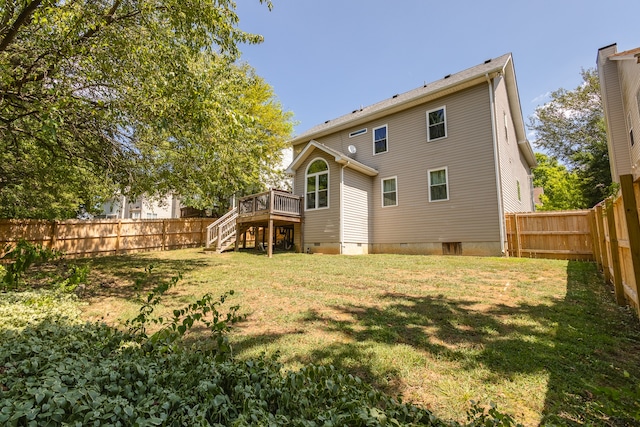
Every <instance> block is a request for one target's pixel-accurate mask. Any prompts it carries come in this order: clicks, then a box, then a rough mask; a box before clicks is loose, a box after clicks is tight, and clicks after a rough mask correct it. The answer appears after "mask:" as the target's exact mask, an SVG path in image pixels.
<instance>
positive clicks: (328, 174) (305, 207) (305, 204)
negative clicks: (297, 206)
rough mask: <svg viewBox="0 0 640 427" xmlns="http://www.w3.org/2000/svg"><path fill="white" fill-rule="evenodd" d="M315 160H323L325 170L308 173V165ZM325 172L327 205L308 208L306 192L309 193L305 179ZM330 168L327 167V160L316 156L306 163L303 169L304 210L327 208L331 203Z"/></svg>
mask: <svg viewBox="0 0 640 427" xmlns="http://www.w3.org/2000/svg"><path fill="white" fill-rule="evenodd" d="M316 160H322V161H323V162H325V163H326V165H327V170H326V171H322V172H316V173H312V174H311V175H309V173H308V172H309V167H310V166H311V165H312V164H313V163H314V162H315V161H316ZM323 173H326V174H327V206H323V207H321V208H318V207H315V208H308V207H307V200H306V198H307V194H308V193H309V191H307V184H308V182H307V179H308V178H309V176H318V175H320V174H323ZM330 187H331V168H330V167H329V162H328V161H327V160H326V159H323V158H322V157H316V158H315V159H313V160H311V161H310V162H309V163H308V164H307V167H306V168H305V170H304V197H305V200H304V210H305V211H320V210H323V209H329V207H330V205H331V198H330V196H331V189H330ZM317 205H318V190H317V182H316V206H317Z"/></svg>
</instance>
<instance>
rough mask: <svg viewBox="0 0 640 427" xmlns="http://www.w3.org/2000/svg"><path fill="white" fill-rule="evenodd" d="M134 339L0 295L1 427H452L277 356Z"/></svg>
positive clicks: (73, 312)
mask: <svg viewBox="0 0 640 427" xmlns="http://www.w3.org/2000/svg"><path fill="white" fill-rule="evenodd" d="M156 297H157V294H156V293H152V294H151V295H150V298H149V301H153V300H154V299H155V298H156ZM171 324H173V323H171ZM223 329H224V328H223ZM136 336H139V335H131V334H130V333H129V332H127V331H122V330H119V329H116V328H113V327H110V326H107V325H105V324H103V323H86V322H83V321H82V320H81V319H80V317H79V310H78V307H77V302H76V300H75V295H69V294H62V293H59V292H57V293H54V292H50V291H38V292H23V293H5V294H2V295H0V423H2V425H7V426H19V425H20V426H21V425H29V426H31V425H33V426H39V425H73V426H86V425H113V426H127V425H139V426H147V425H176V426H177V425H189V426H197V425H213V426H249V425H271V426H279V425H283V426H284V425H290V426H338V425H340V426H342V425H344V426H387V425H388V426H393V425H396V426H400V425H423V426H459V425H461V424H459V423H456V422H446V421H443V420H441V419H438V418H437V417H435V416H434V415H433V414H432V413H431V412H429V411H428V410H426V409H423V408H419V407H417V406H414V405H410V404H406V403H403V402H402V401H400V400H399V399H394V398H391V397H389V396H387V395H385V394H384V393H381V392H379V391H377V390H375V389H374V388H372V387H371V386H370V385H367V384H365V383H363V382H362V381H361V380H360V379H359V378H357V377H355V376H352V375H349V374H345V373H343V372H341V371H340V370H338V369H336V368H333V367H330V366H316V365H307V366H304V367H303V368H302V369H300V370H297V371H289V372H283V369H282V368H283V367H282V365H281V364H280V363H279V362H278V361H277V357H266V356H260V357H257V358H253V359H248V360H236V359H233V358H227V359H226V360H224V361H220V360H217V359H216V357H215V355H214V354H212V353H210V352H205V351H199V350H198V349H194V348H192V347H180V346H174V347H172V348H171V351H167V346H166V343H163V342H161V341H153V340H151V341H150V342H149V343H147V344H146V345H143V344H141V343H140V342H139V340H137V339H134V338H136ZM152 336H153V335H152ZM156 343H157V344H156ZM469 417H470V418H469V422H468V423H467V424H465V425H468V426H481V425H482V426H512V425H514V422H513V420H512V419H511V418H510V417H508V416H504V415H502V414H500V413H498V412H497V411H496V410H495V409H494V410H493V411H492V412H489V413H486V412H484V411H482V410H476V411H475V412H470V414H469Z"/></svg>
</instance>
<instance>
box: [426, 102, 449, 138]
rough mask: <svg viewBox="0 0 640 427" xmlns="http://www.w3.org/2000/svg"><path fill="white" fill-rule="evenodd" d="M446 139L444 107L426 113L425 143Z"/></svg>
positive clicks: (445, 113) (445, 112)
mask: <svg viewBox="0 0 640 427" xmlns="http://www.w3.org/2000/svg"><path fill="white" fill-rule="evenodd" d="M446 137H447V111H446V109H445V107H440V108H436V109H435V110H430V111H427V141H434V140H436V139H440V138H446Z"/></svg>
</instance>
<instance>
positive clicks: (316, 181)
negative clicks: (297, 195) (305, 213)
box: [305, 159, 329, 210]
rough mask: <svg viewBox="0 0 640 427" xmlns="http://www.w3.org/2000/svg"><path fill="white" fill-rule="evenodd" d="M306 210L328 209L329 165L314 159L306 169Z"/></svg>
mask: <svg viewBox="0 0 640 427" xmlns="http://www.w3.org/2000/svg"><path fill="white" fill-rule="evenodd" d="M306 177H307V181H306V191H305V193H306V197H307V204H306V206H307V210H311V209H322V208H328V207H329V165H328V164H327V162H325V161H324V160H322V159H316V160H314V161H313V162H311V163H310V164H309V167H307V175H306Z"/></svg>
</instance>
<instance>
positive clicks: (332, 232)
mask: <svg viewBox="0 0 640 427" xmlns="http://www.w3.org/2000/svg"><path fill="white" fill-rule="evenodd" d="M317 158H322V159H324V160H326V161H327V164H328V165H329V208H328V209H318V210H305V212H304V240H305V242H307V243H335V242H339V241H340V166H339V165H338V164H336V162H335V161H334V159H333V157H331V156H329V155H328V154H326V153H325V152H323V151H320V150H314V152H313V153H311V155H310V156H309V157H308V158H307V159H306V160H305V161H304V163H303V164H302V165H301V166H300V168H299V169H298V173H296V177H295V184H294V185H295V187H294V193H295V194H297V195H299V196H306V195H305V180H306V176H305V175H306V171H307V166H308V165H309V163H311V162H313V161H314V160H315V159H317ZM305 206H306V200H305Z"/></svg>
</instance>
